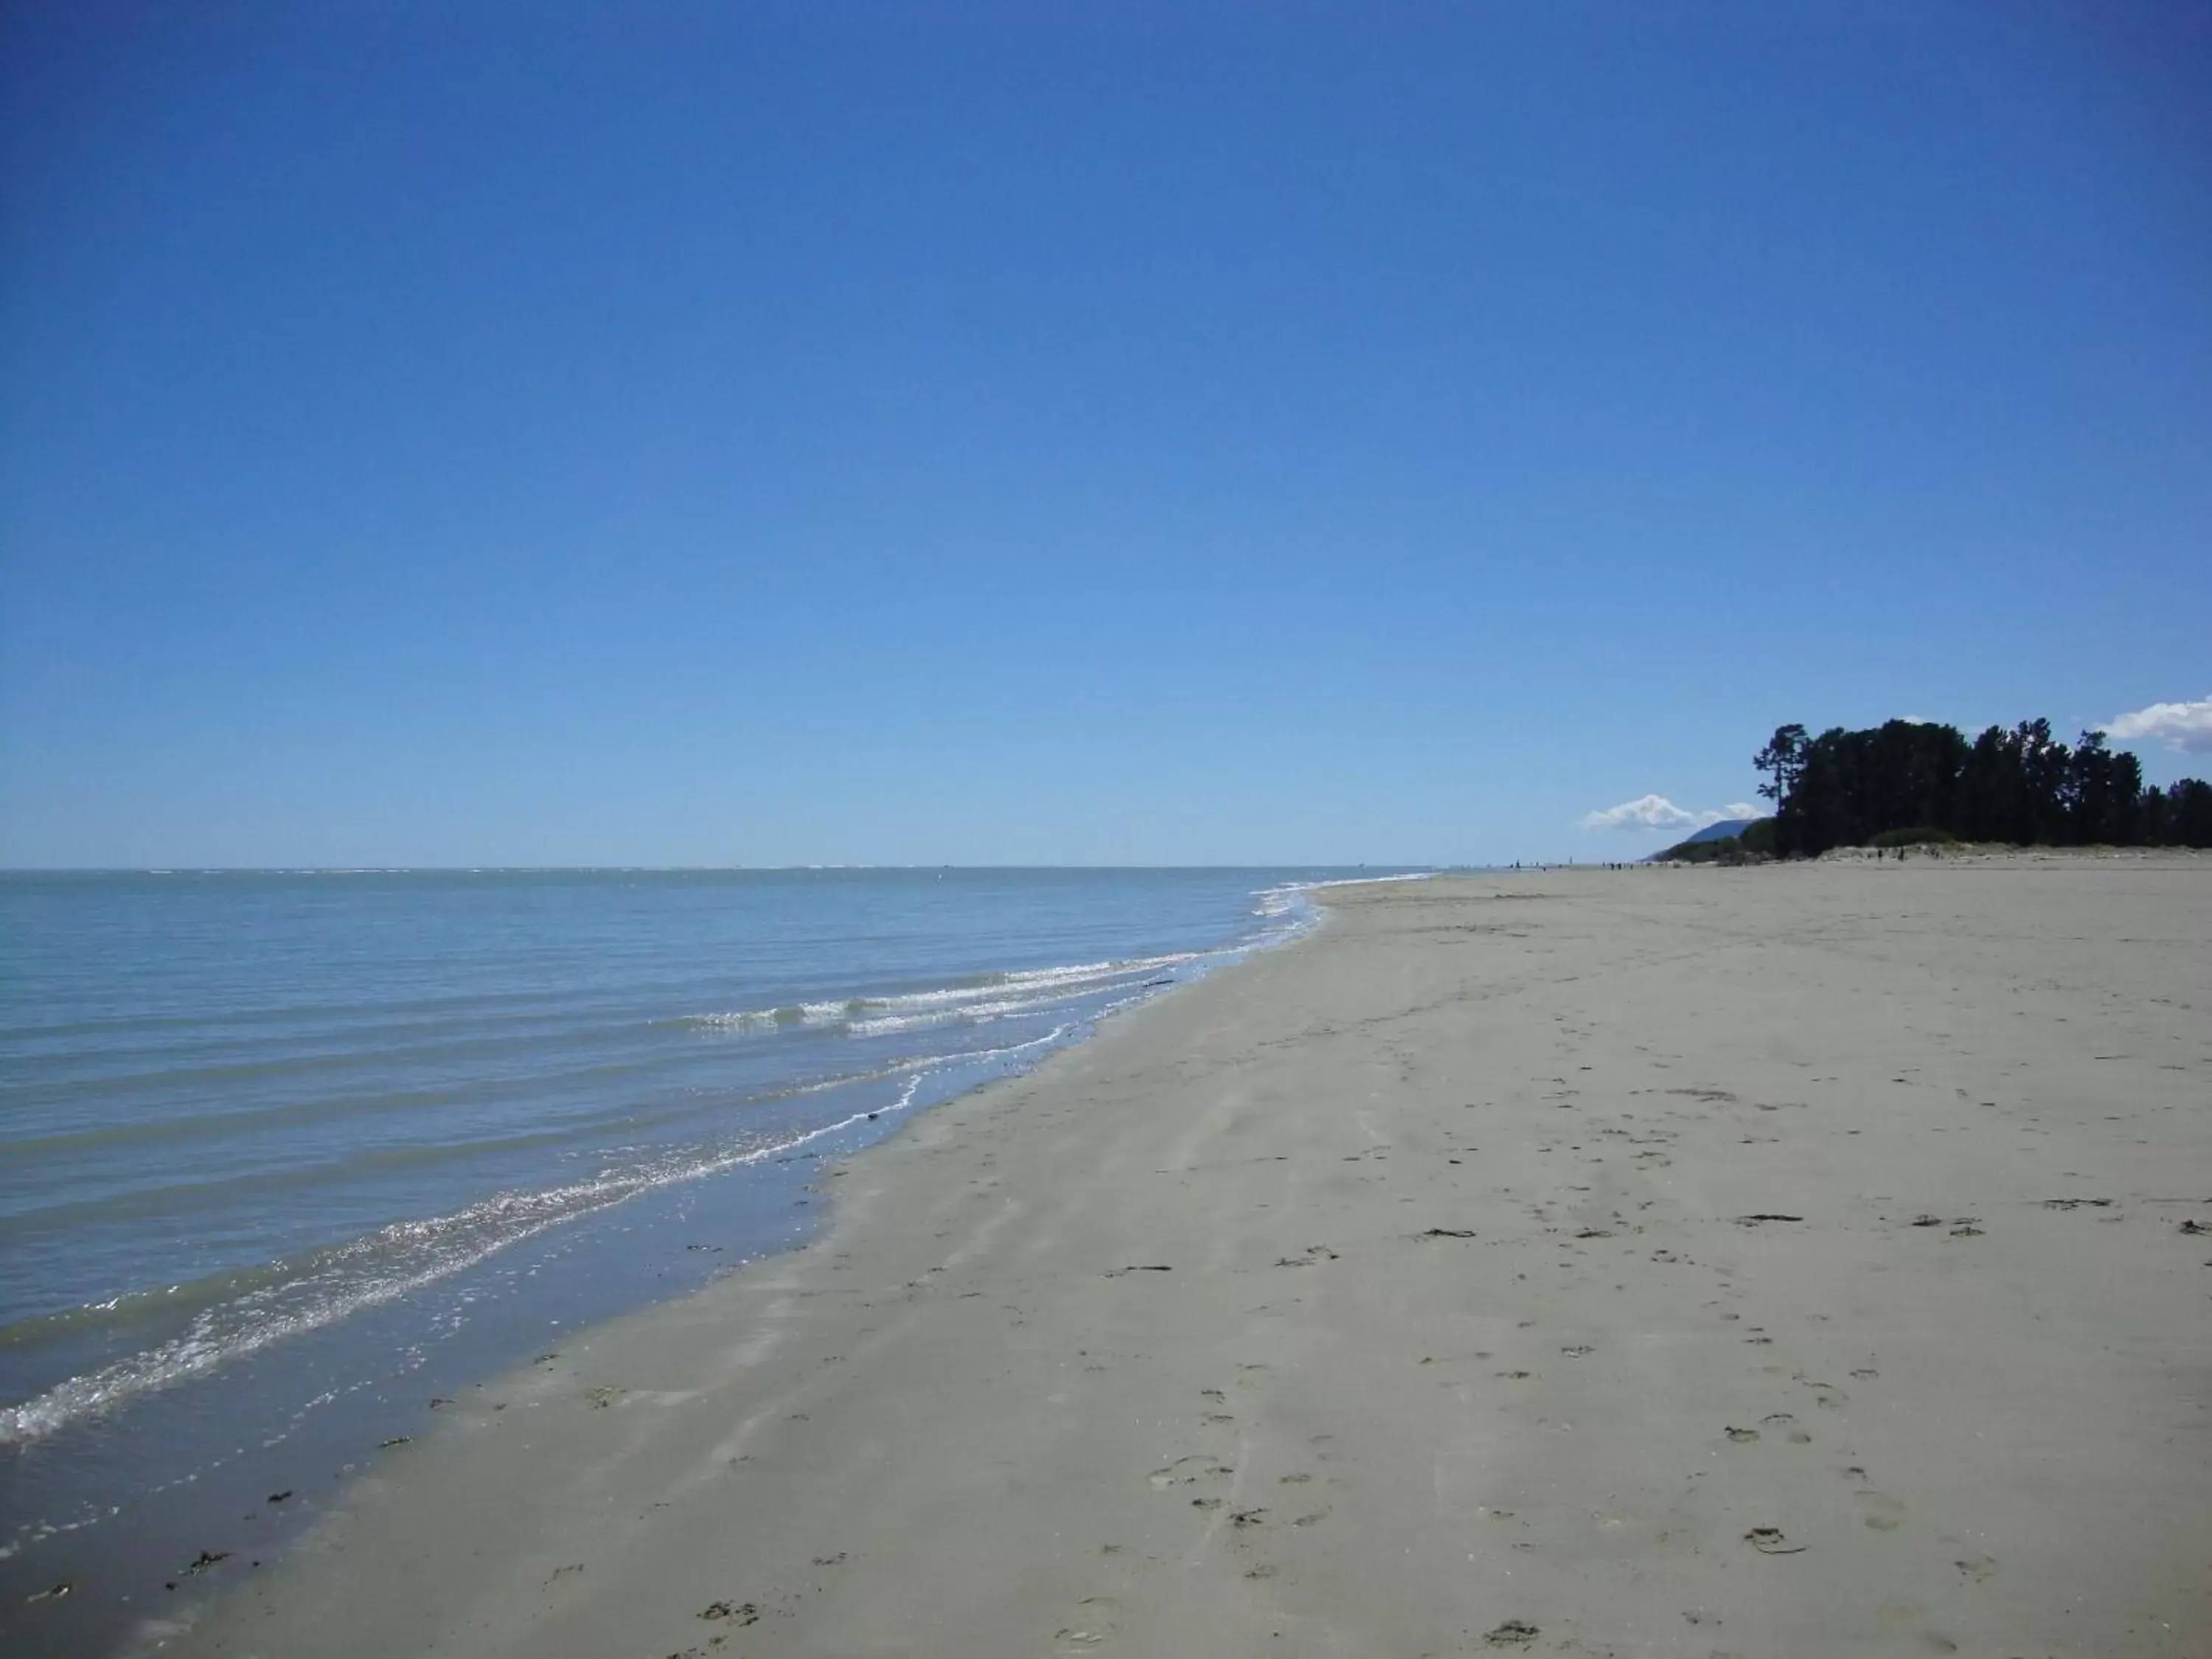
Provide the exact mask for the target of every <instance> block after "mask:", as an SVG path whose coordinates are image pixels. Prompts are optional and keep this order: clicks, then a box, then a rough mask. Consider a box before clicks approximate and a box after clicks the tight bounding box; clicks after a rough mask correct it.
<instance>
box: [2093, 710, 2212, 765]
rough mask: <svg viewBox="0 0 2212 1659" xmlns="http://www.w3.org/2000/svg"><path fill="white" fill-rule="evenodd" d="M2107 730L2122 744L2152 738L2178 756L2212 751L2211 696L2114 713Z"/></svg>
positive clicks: (2206, 753) (2205, 753) (2204, 753)
mask: <svg viewBox="0 0 2212 1659" xmlns="http://www.w3.org/2000/svg"><path fill="white" fill-rule="evenodd" d="M2104 729H2105V731H2106V733H2107V734H2108V735H2109V736H2112V737H2115V738H2118V739H2119V740H2120V741H2121V742H2123V743H2140V742H2143V741H2146V740H2154V741H2156V742H2159V743H2162V744H2165V745H2166V747H2167V748H2168V749H2171V750H2173V752H2174V753H2176V754H2177V755H2208V754H2212V697H2206V698H2205V699H2204V700H2203V702H2154V703H2153V704H2151V706H2150V707H2149V708H2138V709H2136V711H2135V713H2133V714H2121V715H2118V716H2116V717H2115V718H2114V719H2113V720H2112V724H2111V725H2109V726H2106V727H2105V728H2104Z"/></svg>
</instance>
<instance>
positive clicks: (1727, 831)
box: [1675, 818, 1759, 847]
mask: <svg viewBox="0 0 2212 1659" xmlns="http://www.w3.org/2000/svg"><path fill="white" fill-rule="evenodd" d="M1758 822H1759V820H1758V819H1757V818H1723V819H1722V820H1721V821H1720V822H1719V823H1709V824H1707V825H1706V826H1705V828H1704V829H1700V830H1699V831H1698V833H1697V834H1695V835H1694V836H1684V837H1683V838H1682V839H1681V840H1680V842H1676V843H1675V845H1677V846H1679V847H1695V846H1696V845H1697V844H1698V843H1699V842H1706V841H1726V840H1727V839H1728V838H1729V836H1740V835H1741V834H1742V833H1743V832H1744V831H1745V830H1747V829H1750V828H1751V826H1752V825H1753V824H1754V823H1758Z"/></svg>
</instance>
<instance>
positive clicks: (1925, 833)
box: [1867, 824, 1959, 847]
mask: <svg viewBox="0 0 2212 1659" xmlns="http://www.w3.org/2000/svg"><path fill="white" fill-rule="evenodd" d="M1958 844H1959V838H1958V837H1957V836H1954V835H1953V834H1952V833H1951V832H1950V831H1949V830H1948V829H1929V828H1928V827H1927V826H1926V825H1924V824H1923V825H1922V826H1921V827H1920V828H1919V829H1885V830H1883V831H1882V832H1881V834H1880V835H1878V836H1875V838H1874V839H1873V840H1872V841H1870V842H1868V843H1867V845H1868V846H1869V847H1956V846H1957V845H1958Z"/></svg>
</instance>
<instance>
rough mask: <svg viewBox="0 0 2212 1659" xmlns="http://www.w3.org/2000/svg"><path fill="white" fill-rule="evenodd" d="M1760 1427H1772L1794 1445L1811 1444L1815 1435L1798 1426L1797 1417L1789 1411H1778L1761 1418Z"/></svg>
mask: <svg viewBox="0 0 2212 1659" xmlns="http://www.w3.org/2000/svg"><path fill="white" fill-rule="evenodd" d="M1759 1427H1761V1428H1763V1429H1772V1430H1773V1431H1775V1432H1776V1433H1778V1434H1779V1435H1780V1436H1781V1437H1783V1438H1784V1440H1787V1441H1788V1442H1789V1443H1790V1444H1791V1445H1793V1446H1809V1445H1811V1444H1812V1443H1813V1437H1812V1436H1811V1435H1809V1434H1808V1433H1806V1432H1805V1431H1804V1430H1802V1429H1801V1428H1799V1427H1798V1426H1797V1419H1796V1418H1794V1417H1792V1416H1790V1413H1788V1412H1776V1413H1774V1414H1773V1415H1772V1416H1771V1417H1764V1418H1761V1419H1759Z"/></svg>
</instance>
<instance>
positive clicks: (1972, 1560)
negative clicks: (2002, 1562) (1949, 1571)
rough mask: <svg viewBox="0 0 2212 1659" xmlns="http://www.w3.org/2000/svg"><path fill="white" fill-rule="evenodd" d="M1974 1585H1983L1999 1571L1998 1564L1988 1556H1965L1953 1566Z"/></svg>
mask: <svg viewBox="0 0 2212 1659" xmlns="http://www.w3.org/2000/svg"><path fill="white" fill-rule="evenodd" d="M1951 1565H1953V1566H1954V1567H1956V1568H1958V1570H1959V1571H1960V1572H1962V1573H1964V1574H1965V1575H1966V1578H1967V1579H1968V1580H1969V1581H1970V1582H1971V1583H1977V1584H1978V1583H1982V1582H1984V1580H1985V1579H1987V1578H1988V1577H1989V1576H1990V1574H1991V1573H1993V1572H1995V1571H1996V1570H1997V1564H1996V1562H1994V1561H1992V1560H1990V1558H1989V1557H1988V1556H1986V1555H1965V1556H1961V1557H1960V1558H1959V1559H1957V1560H1956V1561H1954V1562H1953V1563H1952V1564H1951Z"/></svg>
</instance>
